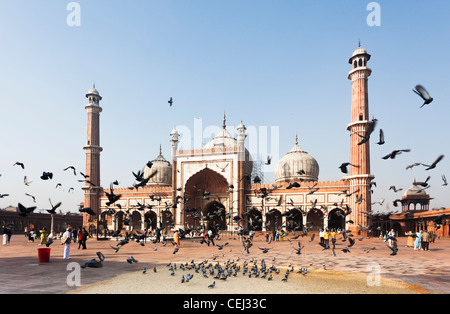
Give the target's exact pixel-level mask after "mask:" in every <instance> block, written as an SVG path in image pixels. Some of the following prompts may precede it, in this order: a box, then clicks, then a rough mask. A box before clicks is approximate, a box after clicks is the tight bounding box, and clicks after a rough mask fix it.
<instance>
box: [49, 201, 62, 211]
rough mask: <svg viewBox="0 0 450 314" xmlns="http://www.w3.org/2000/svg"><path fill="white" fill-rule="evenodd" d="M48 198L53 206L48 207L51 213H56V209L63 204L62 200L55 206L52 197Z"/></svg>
mask: <svg viewBox="0 0 450 314" xmlns="http://www.w3.org/2000/svg"><path fill="white" fill-rule="evenodd" d="M48 200H49V201H50V205H51V206H52V209H47V211H48V212H49V213H50V214H56V209H57V208H58V207H59V206H61V202H59V203H57V204H56V205H55V206H53V204H52V200H51V199H48Z"/></svg>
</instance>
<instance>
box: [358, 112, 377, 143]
mask: <svg viewBox="0 0 450 314" xmlns="http://www.w3.org/2000/svg"><path fill="white" fill-rule="evenodd" d="M377 122H378V120H377V119H375V117H373V119H372V123H370V125H369V127H368V128H367V131H366V134H365V135H361V134H358V133H356V135H358V136H359V137H361V138H362V140H361V141H360V142H359V143H358V145H362V144H364V143H366V142H367V141H369V140H370V135H372V132H373V130H375V127H376V125H377Z"/></svg>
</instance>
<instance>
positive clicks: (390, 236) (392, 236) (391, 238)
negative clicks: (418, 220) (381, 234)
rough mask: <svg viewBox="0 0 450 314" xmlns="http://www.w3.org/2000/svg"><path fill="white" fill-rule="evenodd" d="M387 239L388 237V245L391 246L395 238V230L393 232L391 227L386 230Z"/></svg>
mask: <svg viewBox="0 0 450 314" xmlns="http://www.w3.org/2000/svg"><path fill="white" fill-rule="evenodd" d="M387 239H388V244H389V247H393V244H394V240H395V232H394V229H391V231H389V232H388V234H387Z"/></svg>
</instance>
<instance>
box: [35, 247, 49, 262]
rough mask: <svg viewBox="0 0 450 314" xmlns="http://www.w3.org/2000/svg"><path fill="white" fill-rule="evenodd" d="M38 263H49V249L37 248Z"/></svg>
mask: <svg viewBox="0 0 450 314" xmlns="http://www.w3.org/2000/svg"><path fill="white" fill-rule="evenodd" d="M38 259H39V263H48V262H50V248H46V247H40V248H38Z"/></svg>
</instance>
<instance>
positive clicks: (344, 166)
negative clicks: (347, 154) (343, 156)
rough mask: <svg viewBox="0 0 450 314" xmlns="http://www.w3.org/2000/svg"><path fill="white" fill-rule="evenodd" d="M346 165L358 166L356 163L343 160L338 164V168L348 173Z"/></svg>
mask: <svg viewBox="0 0 450 314" xmlns="http://www.w3.org/2000/svg"><path fill="white" fill-rule="evenodd" d="M348 166H353V167H357V168H359V166H358V165H352V164H351V163H349V162H344V163H343V164H342V165H340V166H339V169H341V171H342V173H348V169H347V167H348Z"/></svg>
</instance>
